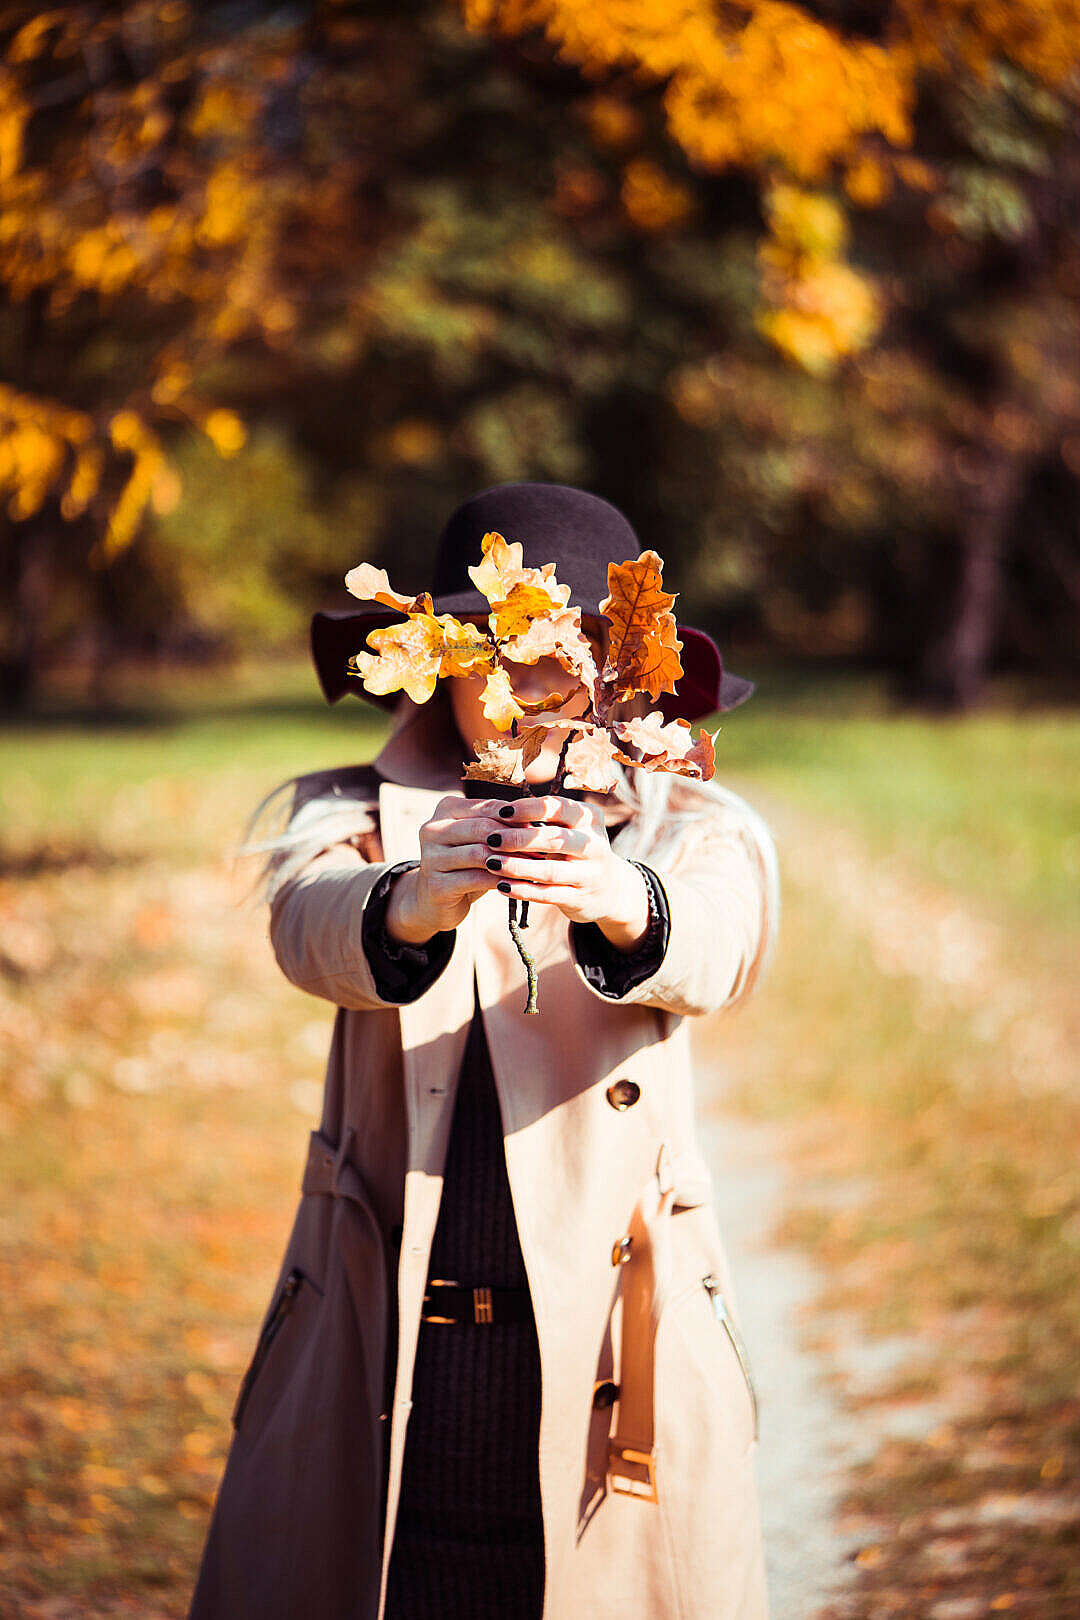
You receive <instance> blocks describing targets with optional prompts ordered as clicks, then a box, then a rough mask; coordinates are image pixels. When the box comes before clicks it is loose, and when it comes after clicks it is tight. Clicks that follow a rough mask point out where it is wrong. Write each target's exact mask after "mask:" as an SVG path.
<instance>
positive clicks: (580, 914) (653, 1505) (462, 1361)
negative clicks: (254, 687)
mask: <svg viewBox="0 0 1080 1620" xmlns="http://www.w3.org/2000/svg"><path fill="white" fill-rule="evenodd" d="M492 529H495V530H498V531H499V532H500V533H502V534H504V535H506V536H507V538H508V539H511V540H517V541H521V542H522V545H523V548H524V560H525V562H526V563H527V564H528V563H531V564H534V565H540V564H543V563H545V562H554V563H555V565H556V577H557V578H558V579H559V580H560V582H561V583H564V584H569V585H570V586H571V587H572V591H571V596H570V605H571V606H573V605H576V606H578V607H580V608H581V610H582V624H583V628H584V629H585V630H586V632H587V633H589V634H590V635H591V636H592V637H593V638H594V645H595V648H596V651H597V653H602V652H603V646H604V642H603V637H604V629H605V621H604V620H603V618H602V616H601V615H600V613H599V609H598V604H599V601H600V599H601V598H602V597H603V596H604V595H605V594H606V590H607V565H608V563H609V561H623V560H625V559H627V558H629V557H631V556H636V555H637V554H638V553H639V551H640V550H641V546H640V542H639V541H638V539H637V536H636V535H635V533H634V531H633V529H632V528H631V526H630V524H629V523H628V522H627V520H626V518H625V517H624V516H623V515H622V513H620V512H619V511H618V510H617V508H615V507H614V506H612V505H611V504H610V503H608V502H607V501H604V500H602V499H601V498H600V497H598V496H595V495H592V494H590V493H589V492H587V491H584V490H577V489H573V488H570V487H568V486H565V485H558V484H541V483H524V484H509V485H499V486H495V487H494V488H493V489H490V490H485V491H482V492H481V493H480V494H479V495H477V496H474V497H473V498H472V499H471V500H469V501H466V502H465V503H463V505H462V506H460V507H458V509H457V510H456V511H455V512H454V513H453V514H452V516H451V518H450V520H449V521H448V523H447V525H446V527H445V529H444V530H443V534H442V536H441V538H440V542H439V550H438V557H437V562H436V572H435V581H434V587H435V588H434V593H433V594H434V597H435V602H434V606H435V611H436V612H453V613H455V614H457V616H459V617H473V618H475V619H476V620H477V621H478V622H482V621H484V620H485V619H486V615H487V611H488V605H487V602H486V601H485V599H484V598H483V597H482V596H481V595H480V594H479V593H478V592H477V591H476V590H475V588H474V587H473V585H472V583H471V580H470V579H469V576H468V573H467V569H468V565H469V564H470V563H475V562H476V561H478V560H479V558H480V555H481V544H480V543H481V538H482V536H483V534H484V533H485V532H487V531H488V530H492ZM398 617H400V615H398V614H396V613H395V612H394V610H392V609H391V610H385V609H381V608H374V609H371V610H369V611H367V612H360V613H356V612H352V613H348V614H336V615H329V614H317V615H316V616H315V621H314V623H313V627H312V628H313V633H312V645H313V651H314V654H315V659H316V665H317V668H318V670H319V676H320V681H321V683H322V686H323V690H324V693H325V694H326V696H327V698H328V699H329V700H331V701H333V700H335V699H336V698H337V697H339V696H341V695H342V693H343V692H344V691H346V690H354V691H356V692H357V693H358V695H360V696H365V697H366V696H369V694H367V693H366V691H365V690H364V689H363V688H362V687H361V686H360V683H359V682H358V681H357V680H355V678H353V679H352V680H350V677H349V676H348V674H347V672H346V668H345V660H346V658H347V656H348V654H349V653H350V652H353V651H357V650H359V648H360V647H362V646H363V644H364V640H365V637H366V634H367V632H368V631H369V630H370V629H372V628H374V627H375V626H376V625H378V624H382V623H388V622H391V621H392V620H394V619H396V618H398ZM679 634H680V637H681V638H682V643H683V647H682V653H681V658H682V663H683V667H684V676H683V678H682V679H681V680H680V682H679V691H678V694H677V695H676V696H670V695H665V696H664V697H663V698H662V699H661V700H660V702H659V703H658V704H656V705H655V706H656V707H661V708H663V710H664V712H665V714H666V715H667V716H668V717H669V718H671V717H674V716H675V715H678V714H681V715H683V716H684V717H685V718H687V719H697V718H700V717H701V716H703V715H704V714H707V713H711V712H713V711H714V710H716V709H721V710H723V709H727V708H731V707H734V705H735V704H736V703H739V702H742V701H744V700H745V698H746V697H748V696H749V695H750V692H751V691H752V689H753V688H752V686H751V684H750V683H749V682H746V681H742V680H740V679H739V678H738V677H737V676H733V675H729V674H726V673H725V672H724V671H723V669H722V666H721V663H720V658H719V653H718V651H717V649H716V647H715V645H714V644H713V643H712V642H711V641H710V640H709V638H708V637H706V636H704V635H703V634H702V633H701V632H699V631H694V630H692V629H691V628H690V627H688V626H680V628H679ZM513 675H514V685H515V688H516V690H518V692H519V694H520V695H524V696H530V695H532V694H533V692H536V693H539V692H541V691H547V690H553V689H558V690H560V691H561V692H562V693H563V694H564V703H563V706H562V708H561V709H560V710H558V711H555V712H556V713H561V714H572V713H576V712H579V710H580V707H581V693H580V690H578V691H575V690H574V689H573V682H572V679H571V678H570V677H569V676H568V675H567V673H566V672H565V671H564V670H562V668H561V666H559V665H558V664H556V663H555V662H554V661H553V660H543V661H542V662H541V663H540V664H539V665H535V666H519V667H518V668H517V669H516V670H515V671H514V672H513ZM481 685H482V682H481V681H480V679H479V678H473V677H468V678H466V677H458V678H455V679H453V680H450V681H447V682H444V683H441V685H440V687H439V688H438V689H437V692H436V695H435V696H434V697H433V698H432V699H431V700H430V701H429V702H428V703H426V704H424V705H416V704H414V703H412V702H411V700H409V699H408V698H406V697H401V698H399V699H398V700H397V701H396V703H395V722H396V723H395V726H394V729H393V732H392V734H391V736H390V738H389V739H388V741H387V743H386V744H385V746H384V747H383V748H382V750H381V752H380V753H379V754H378V756H377V757H376V759H375V760H374V761H373V762H372V764H371V765H368V766H353V767H347V768H342V769H339V770H332V771H327V772H316V773H312V774H311V775H309V776H306V777H301V778H293V779H290V781H289V782H288V783H286V784H282V788H281V789H277V790H275V794H274V795H270V796H269V797H268V800H267V801H264V804H263V805H262V806H260V807H259V809H258V810H257V811H256V812H255V815H256V816H258V815H259V814H260V813H261V812H262V811H263V810H264V809H265V807H266V804H267V803H268V802H270V801H271V800H273V799H275V798H276V796H277V795H279V794H280V793H281V792H282V791H283V790H285V789H287V790H288V791H289V793H290V795H291V814H290V818H289V822H288V826H287V828H286V829H285V832H284V833H283V834H282V835H281V836H280V837H278V838H276V839H274V840H271V841H263V842H262V843H261V844H248V845H247V846H246V847H247V848H249V849H250V848H262V849H266V850H267V851H268V853H269V859H268V862H267V868H266V870H267V886H266V893H267V895H268V898H269V901H270V938H271V942H272V945H273V948H274V951H275V954H276V957H277V960H278V962H279V964H280V966H281V968H282V970H283V972H284V973H285V975H286V977H287V978H289V979H290V980H291V981H292V982H293V983H294V984H296V985H298V986H299V987H300V988H302V989H304V990H307V991H309V992H310V993H312V994H315V995H318V996H321V997H323V998H325V999H327V1000H329V1001H331V1002H333V1003H334V1004H335V1005H336V1007H337V1009H338V1011H337V1015H336V1021H335V1025H334V1032H333V1038H332V1043H331V1049H330V1056H329V1063H328V1069H327V1077H326V1087H325V1094H324V1103H323V1113H322V1121H321V1125H320V1128H319V1130H318V1131H313V1132H312V1133H311V1138H310V1143H309V1151H308V1158H307V1163H306V1167H305V1170H304V1175H303V1180H302V1188H301V1199H300V1205H299V1208H298V1211H297V1214H296V1218H295V1222H294V1226H293V1230H292V1233H291V1236H290V1238H289V1242H288V1244H287V1247H286V1252H285V1256H284V1259H283V1262H282V1265H281V1268H280V1273H279V1277H278V1280H277V1284H276V1287H275V1289H274V1292H273V1295H272V1298H271V1301H270V1304H269V1306H268V1309H267V1313H266V1316H265V1317H264V1321H263V1324H262V1328H261V1331H260V1335H259V1339H258V1342H257V1346H256V1349H255V1352H254V1355H253V1357H252V1360H251V1364H250V1366H249V1368H248V1372H247V1375H246V1376H245V1379H244V1382H243V1384H242V1386H241V1390H240V1393H239V1397H238V1400H237V1406H236V1412H235V1415H234V1423H235V1433H234V1436H233V1443H232V1447H231V1449H230V1453H229V1458H228V1461H227V1465H226V1469H225V1474H224V1477H223V1479H222V1482H221V1487H220V1489H219V1492H218V1497H217V1501H216V1503H215V1508H214V1514H213V1519H212V1522H211V1525H210V1530H209V1535H208V1538H207V1543H206V1547H205V1549H204V1553H203V1559H202V1565H201V1569H200V1572H199V1578H198V1582H197V1585H196V1589H195V1593H194V1597H193V1600H192V1606H191V1610H190V1615H189V1620H249V1617H250V1620H255V1617H256V1616H258V1617H259V1620H278V1617H280V1620H298V1617H303V1620H426V1617H427V1616H438V1617H439V1620H455V1617H458V1616H461V1617H466V1616H467V1617H468V1620H484V1617H486V1616H489V1615H490V1616H493V1617H494V1616H496V1615H498V1616H499V1617H500V1620H511V1617H512V1620H577V1617H578V1616H582V1615H585V1616H589V1617H590V1620H615V1617H616V1616H618V1617H619V1620H622V1617H624V1616H627V1615H633V1616H634V1617H635V1620H762V1617H763V1616H764V1615H765V1613H766V1605H765V1593H764V1576H763V1562H762V1550H761V1540H760V1531H759V1527H758V1518H757V1505H756V1493H755V1485H754V1479H753V1457H754V1452H755V1449H756V1442H757V1424H756V1405H755V1401H754V1398H753V1390H752V1385H751V1384H750V1382H749V1374H748V1368H747V1364H746V1357H745V1352H744V1350H743V1347H742V1343H741V1337H740V1335H739V1332H738V1328H737V1326H736V1318H735V1314H734V1306H733V1301H732V1296H731V1288H730V1279H729V1275H728V1269H727V1262H726V1258H725V1255H724V1252H723V1247H722V1243H721V1239H720V1234H719V1230H718V1228H717V1225H716V1220H715V1215H714V1212H713V1209H712V1205H711V1201H710V1200H711V1196H712V1187H711V1180H710V1176H709V1172H708V1168H707V1166H706V1164H705V1163H704V1160H703V1159H702V1156H701V1153H700V1150H699V1147H698V1145H697V1141H696V1138H695V1127H694V1100H693V1079H692V1072H691V1065H690V1056H689V1044H688V1033H689V1032H688V1028H687V1025H686V1023H685V1018H686V1016H687V1015H694V1014H702V1013H706V1012H711V1011H715V1010H717V1009H719V1008H721V1007H727V1006H731V1005H733V1004H734V1003H735V1002H737V1001H738V1000H740V999H741V998H742V997H744V996H745V995H746V994H748V993H749V991H750V990H751V988H752V987H753V985H754V984H755V982H756V981H757V980H758V979H759V978H760V975H761V972H762V969H763V966H764V964H765V962H766V960H767V958H768V956H769V953H770V951H771V948H772V944H773V940H774V936H775V930H776V922H777V915H778V883H777V876H776V858H775V851H774V849H773V844H772V840H771V838H770V836H769V833H768V831H767V829H766V828H765V826H764V825H763V823H762V822H761V820H760V818H759V817H758V816H757V815H756V814H755V812H754V811H753V810H751V808H750V807H749V806H748V805H747V804H745V802H744V801H743V800H742V799H740V798H739V797H738V796H737V795H735V794H732V793H730V792H729V791H725V790H723V789H721V788H720V787H718V786H717V785H715V784H714V783H693V782H690V781H688V780H687V779H685V778H676V777H673V776H671V775H668V774H667V773H659V772H658V773H648V772H633V773H630V772H625V773H623V775H622V777H621V779H620V782H619V783H618V785H617V787H616V788H615V789H614V790H613V791H612V792H611V793H609V794H606V795H600V794H594V793H579V794H576V795H575V794H573V793H567V792H564V793H562V794H552V793H550V792H546V791H545V785H550V783H551V779H552V777H553V775H554V771H555V768H556V747H555V745H554V744H552V745H550V746H546V747H545V749H544V751H543V752H542V753H541V754H540V755H539V756H538V757H537V759H535V760H534V761H533V762H532V763H531V764H530V766H529V767H528V768H527V770H526V776H527V779H528V782H529V785H530V789H531V792H530V795H529V797H527V798H525V799H523V800H519V801H516V802H514V803H512V804H507V803H505V802H500V801H499V800H498V799H495V798H481V799H468V798H466V797H465V796H464V794H463V792H462V785H463V784H462V771H463V768H464V765H465V764H466V763H467V762H468V760H469V759H470V758H471V757H472V744H473V743H474V742H475V741H476V740H478V739H481V738H485V737H492V736H494V735H495V732H494V728H492V727H491V726H490V725H489V724H488V723H487V722H486V721H485V719H484V716H483V712H482V708H481V706H480V698H479V694H480V687H481ZM375 701H382V702H384V703H385V701H386V700H380V699H375ZM391 701H394V700H391ZM649 706H650V705H648V704H647V703H643V702H640V701H638V700H635V702H634V703H633V704H631V705H627V706H626V708H625V711H624V712H633V710H634V709H635V708H636V709H642V708H646V707H649ZM507 894H509V895H510V896H511V897H513V896H516V897H517V898H518V899H528V900H529V902H530V909H529V923H528V937H529V939H530V943H531V948H532V953H533V955H534V957H535V959H536V963H537V970H538V975H539V1013H538V1015H536V1016H534V1017H529V1018H526V1017H525V1016H524V1015H523V1012H522V1007H523V1004H524V1000H525V988H526V986H525V975H524V969H523V967H522V964H521V961H520V959H519V957H518V955H517V953H516V950H515V948H514V946H513V942H512V941H511V939H510V937H509V934H508V931H507V902H506V899H505V898H504V896H506V895H507Z"/></svg>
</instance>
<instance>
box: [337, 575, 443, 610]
mask: <svg viewBox="0 0 1080 1620" xmlns="http://www.w3.org/2000/svg"><path fill="white" fill-rule="evenodd" d="M345 589H346V590H347V591H349V592H350V593H351V594H352V595H353V596H357V597H359V598H360V600H361V602H383V603H385V605H386V606H387V607H394V608H398V609H399V610H400V611H401V612H402V613H430V612H431V597H430V595H429V594H428V592H427V591H421V592H420V594H419V595H418V596H402V594H401V592H400V591H395V590H394V588H393V587H392V585H391V584H390V577H389V575H388V574H387V572H386V569H385V568H375V567H373V566H372V564H371V563H366V562H365V563H358V564H357V566H356V567H355V568H350V569H349V572H348V573H347V574H346V575H345Z"/></svg>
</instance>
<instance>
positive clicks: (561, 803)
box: [500, 793, 592, 828]
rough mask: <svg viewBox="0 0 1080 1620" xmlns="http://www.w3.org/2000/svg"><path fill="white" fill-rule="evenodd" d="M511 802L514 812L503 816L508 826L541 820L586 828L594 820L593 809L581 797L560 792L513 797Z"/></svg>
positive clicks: (559, 824) (564, 825) (563, 825)
mask: <svg viewBox="0 0 1080 1620" xmlns="http://www.w3.org/2000/svg"><path fill="white" fill-rule="evenodd" d="M509 802H510V807H511V809H512V810H513V812H514V813H513V815H512V816H505V817H504V818H503V819H505V821H506V825H507V826H508V827H514V826H520V825H521V824H522V822H527V821H539V822H545V823H548V824H551V823H554V824H556V825H558V826H562V827H582V828H584V827H587V826H589V825H590V823H591V822H592V811H591V809H590V807H589V806H588V805H587V804H585V803H583V802H582V800H580V799H564V798H563V797H562V795H561V794H558V793H545V794H544V795H543V796H537V797H536V798H525V799H513V800H511V801H509ZM501 813H502V807H500V814H501Z"/></svg>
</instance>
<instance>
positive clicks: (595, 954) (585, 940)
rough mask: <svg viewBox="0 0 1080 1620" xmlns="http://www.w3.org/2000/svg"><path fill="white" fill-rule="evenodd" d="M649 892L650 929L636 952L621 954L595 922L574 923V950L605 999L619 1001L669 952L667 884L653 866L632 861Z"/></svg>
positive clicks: (590, 979) (580, 965)
mask: <svg viewBox="0 0 1080 1620" xmlns="http://www.w3.org/2000/svg"><path fill="white" fill-rule="evenodd" d="M630 864H631V866H636V867H637V869H638V871H639V872H640V873H641V875H642V876H643V877H644V879H645V887H646V888H647V889H648V891H649V926H648V928H647V929H646V931H645V934H644V937H643V938H642V939H641V940H640V941H639V943H638V944H637V945H636V946H635V947H634V949H633V950H632V951H620V950H618V949H617V948H616V946H614V945H613V944H612V943H611V941H610V940H609V939H607V938H606V937H605V935H604V933H603V932H602V930H601V928H600V925H599V924H598V923H594V922H588V923H577V922H572V923H571V924H570V936H571V948H572V949H573V952H574V955H575V957H576V958H577V961H578V965H579V967H580V968H581V971H582V972H583V973H584V975H585V977H586V979H588V981H589V983H590V984H591V985H592V987H593V988H594V989H595V990H599V992H600V994H601V995H603V996H610V997H611V998H612V999H613V1000H616V1001H617V1000H618V999H619V998H620V996H625V995H626V993H627V991H628V990H632V989H633V988H634V986H635V985H637V984H640V983H641V982H642V980H643V979H647V978H649V977H650V975H651V974H653V973H655V972H656V970H657V968H658V967H659V966H660V964H661V962H662V961H663V960H664V955H665V953H666V951H667V944H668V935H669V934H670V932H671V915H670V912H669V911H668V899H667V895H666V894H665V893H664V885H663V884H662V883H661V881H660V879H659V878H658V877H657V875H656V873H655V872H654V871H653V869H652V867H651V866H646V865H645V864H644V862H643V861H631V863H630Z"/></svg>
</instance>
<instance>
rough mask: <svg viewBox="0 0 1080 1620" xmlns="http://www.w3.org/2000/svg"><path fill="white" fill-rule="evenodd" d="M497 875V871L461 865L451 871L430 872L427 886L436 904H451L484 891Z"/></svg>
mask: <svg viewBox="0 0 1080 1620" xmlns="http://www.w3.org/2000/svg"><path fill="white" fill-rule="evenodd" d="M497 876H498V874H497V873H494V872H488V871H484V870H482V869H478V868H476V867H474V866H472V867H470V866H463V867H461V868H459V869H458V870H456V871H452V872H432V873H430V874H429V876H428V879H427V886H428V889H429V890H430V892H431V897H432V899H433V900H434V901H435V903H436V904H437V905H451V904H453V903H454V902H455V901H458V900H464V899H467V898H468V896H469V895H479V894H483V893H485V892H486V890H488V889H490V887H491V884H492V882H493V881H494V880H495V878H496V877H497Z"/></svg>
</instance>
